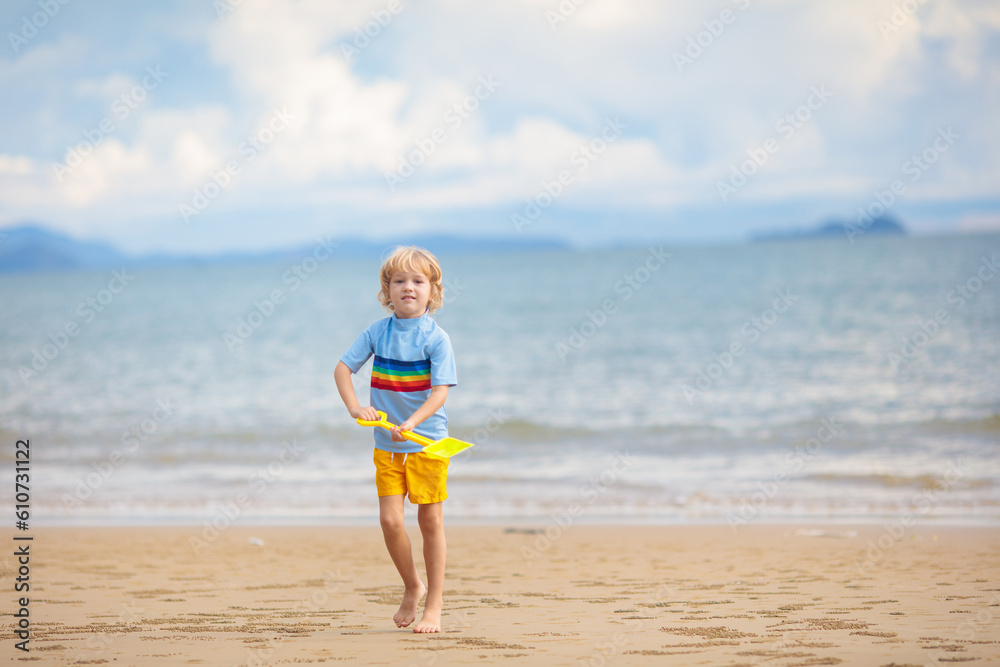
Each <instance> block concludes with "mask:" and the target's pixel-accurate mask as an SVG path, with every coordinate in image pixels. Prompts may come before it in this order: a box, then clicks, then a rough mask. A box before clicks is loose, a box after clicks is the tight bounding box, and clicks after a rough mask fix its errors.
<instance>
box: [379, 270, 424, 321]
mask: <svg viewBox="0 0 1000 667" xmlns="http://www.w3.org/2000/svg"><path fill="white" fill-rule="evenodd" d="M430 298H431V282H430V281H429V280H428V279H427V276H425V275H424V274H422V273H407V272H403V271H398V272H396V273H394V274H392V276H390V277H389V301H391V302H392V308H393V310H394V311H395V313H396V317H398V318H399V319H402V320H405V319H410V318H413V317H420V316H421V315H423V314H424V311H426V310H427V302H428V301H429V300H430Z"/></svg>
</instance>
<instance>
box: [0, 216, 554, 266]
mask: <svg viewBox="0 0 1000 667" xmlns="http://www.w3.org/2000/svg"><path fill="white" fill-rule="evenodd" d="M322 239H323V243H324V245H326V246H328V248H329V250H330V255H331V256H333V257H339V258H344V259H350V258H364V257H369V258H372V257H374V258H379V257H381V256H382V254H383V253H384V252H385V250H386V249H387V248H389V247H390V246H393V245H396V243H401V244H404V245H419V246H423V247H425V248H428V249H430V250H431V251H432V252H434V253H435V254H438V255H459V254H486V253H498V252H525V251H532V250H565V249H568V248H569V245H568V244H566V243H565V242H563V241H560V240H557V239H550V238H541V239H539V238H533V239H515V238H506V237H496V238H493V237H462V236H448V235H435V236H430V235H425V236H415V237H410V238H401V239H399V240H398V241H396V242H388V241H369V240H365V239H358V238H334V237H332V236H327V235H323V236H322ZM314 246H315V243H311V244H308V245H303V246H297V247H289V248H280V249H275V250H272V251H266V252H256V253H254V252H250V253H228V254H219V255H212V256H207V257H206V256H196V255H165V254H150V255H143V256H138V257H136V256H131V255H126V254H125V253H123V252H121V251H120V250H119V249H117V248H115V247H114V246H113V245H111V244H109V243H104V242H100V241H85V240H82V239H76V238H73V237H71V236H68V235H66V234H62V233H60V232H56V231H53V230H51V229H48V228H46V227H45V226H43V225H41V224H39V223H27V224H23V225H20V226H18V227H14V228H8V229H0V273H26V272H36V271H37V272H40V271H74V270H88V269H112V268H121V267H123V266H128V267H151V266H174V265H203V264H217V263H228V264H235V263H251V262H266V261H274V262H279V261H284V260H295V259H296V258H301V257H302V256H303V255H305V254H308V253H311V252H312V250H313V247H314Z"/></svg>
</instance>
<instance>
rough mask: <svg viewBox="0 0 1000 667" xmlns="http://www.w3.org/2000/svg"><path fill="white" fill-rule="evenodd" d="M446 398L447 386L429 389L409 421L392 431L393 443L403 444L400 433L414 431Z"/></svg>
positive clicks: (438, 408) (440, 385) (439, 407)
mask: <svg viewBox="0 0 1000 667" xmlns="http://www.w3.org/2000/svg"><path fill="white" fill-rule="evenodd" d="M348 370H349V369H348ZM352 393H353V391H352ZM447 398H448V385H446V384H439V385H435V386H433V387H431V395H430V396H428V397H427V400H426V401H424V404H423V405H421V406H420V407H419V408H417V409H416V411H415V412H414V413H413V414H412V415H410V418H409V419H407V420H406V421H405V422H403V423H402V424H400V425H399V426H397V427H396V428H394V429H392V431H391V436H390V437H392V440H393V442H403V440H404V438H403V436H402V435H401V434H400V431H412V430H413V429H415V428H416V427H417V425H418V424H420V423H421V422H422V421H424V420H425V419H427V418H428V417H430V416H431V415H432V414H434V413H435V412H437V411H438V410H440V409H441V406H442V405H444V402H445V399H447Z"/></svg>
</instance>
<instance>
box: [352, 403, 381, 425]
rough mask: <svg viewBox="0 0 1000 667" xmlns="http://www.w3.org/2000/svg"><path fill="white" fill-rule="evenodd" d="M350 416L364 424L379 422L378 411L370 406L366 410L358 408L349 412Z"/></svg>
mask: <svg viewBox="0 0 1000 667" xmlns="http://www.w3.org/2000/svg"><path fill="white" fill-rule="evenodd" d="M351 416H352V417H354V418H355V419H363V420H365V421H366V422H377V421H378V420H379V416H378V410H376V409H375V408H373V407H371V406H368V407H367V408H363V407H361V406H358V407H356V408H355V409H353V410H351Z"/></svg>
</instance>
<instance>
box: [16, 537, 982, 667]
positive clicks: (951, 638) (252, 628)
mask: <svg viewBox="0 0 1000 667" xmlns="http://www.w3.org/2000/svg"><path fill="white" fill-rule="evenodd" d="M900 530H901V531H902V532H900V531H893V532H894V533H896V534H892V533H889V532H886V529H885V528H883V527H881V526H858V527H850V526H825V527H804V526H754V525H750V526H744V527H741V528H740V529H739V530H738V531H736V532H734V531H733V530H731V529H730V528H729V527H727V526H629V527H600V526H570V527H568V528H566V529H560V528H558V527H557V526H554V525H553V526H549V527H548V534H546V532H545V526H541V527H539V528H524V527H517V528H513V527H511V528H505V527H503V526H497V527H486V526H478V527H472V526H448V527H447V533H448V539H449V553H448V557H449V563H448V574H447V580H446V585H445V589H446V592H445V615H444V617H443V626H444V627H443V632H441V633H440V634H435V635H415V634H413V633H412V632H410V631H409V630H407V629H398V628H396V627H395V624H394V623H393V622H392V615H393V613H394V612H395V610H396V607H397V605H398V604H399V598H400V595H401V593H402V586H401V584H400V582H399V579H398V576H397V574H396V572H395V569H394V568H393V566H392V563H391V562H390V560H389V557H388V555H387V553H386V552H385V548H384V546H383V543H382V537H381V532H380V531H379V529H378V528H377V527H371V528H357V527H337V526H330V527H296V528H281V527H241V526H236V527H232V528H229V529H228V530H225V531H223V532H222V533H221V534H220V535H218V536H217V537H214V539H205V538H206V536H205V535H204V534H203V533H202V529H201V528H194V527H192V528H183V527H137V528H123V527H116V528H47V529H35V530H33V531H32V534H33V536H34V540H33V541H32V542H31V543H30V544H31V547H30V552H31V562H30V567H31V572H30V586H31V590H30V593H28V594H27V595H28V596H29V598H30V607H29V609H30V619H31V639H30V642H29V644H28V646H29V648H30V652H28V653H23V652H21V651H18V650H16V649H15V646H14V645H15V642H16V641H17V640H16V639H15V638H14V636H13V629H14V627H13V623H11V617H10V616H6V615H5V618H4V622H3V624H4V626H5V628H4V631H3V643H2V648H0V655H4V656H6V657H7V660H9V661H14V660H18V661H21V660H29V661H30V663H31V664H38V665H46V664H91V665H95V664H109V665H185V664H192V665H194V664H204V665H272V664H273V665H283V664H319V663H340V662H348V663H353V664H359V665H407V666H415V667H423V666H430V665H434V664H441V665H466V664H475V665H482V664H493V663H502V662H506V661H509V662H510V664H512V665H513V664H538V665H584V664H586V665H593V666H594V667H602V666H603V665H609V664H621V665H635V664H650V665H661V664H671V665H732V666H735V665H769V666H775V667H777V666H791V665H836V664H845V665H896V666H897V667H898V666H900V665H933V664H942V665H943V664H955V663H959V662H970V663H973V664H981V665H986V664H1000V530H997V529H996V528H945V527H928V526H923V527H910V528H905V529H903V528H901V529H900ZM410 534H411V537H412V538H413V541H414V552H415V555H416V557H417V560H418V567H420V569H421V571H422V567H423V565H422V559H421V558H420V537H419V531H418V530H417V529H416V527H415V526H412V527H411V529H410ZM12 537H13V535H12V534H11V533H10V532H8V533H7V534H6V536H5V539H6V540H7V543H8V545H16V544H19V543H16V542H14V541H13V540H12V539H11V538H12ZM209 537H210V536H209ZM199 540H200V541H199ZM5 551H7V555H6V556H5V557H4V559H3V577H2V579H3V582H4V583H3V590H4V591H6V592H5V593H4V594H3V596H4V608H5V610H7V609H12V608H15V603H16V601H17V598H18V597H19V596H21V595H24V594H23V593H15V592H14V590H13V589H14V582H13V579H14V577H16V576H17V568H18V564H17V562H16V557H14V556H13V552H14V548H13V547H11V548H9V549H6V550H5ZM7 613H8V612H6V611H5V614H7ZM418 618H419V617H418ZM7 660H5V661H7Z"/></svg>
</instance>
